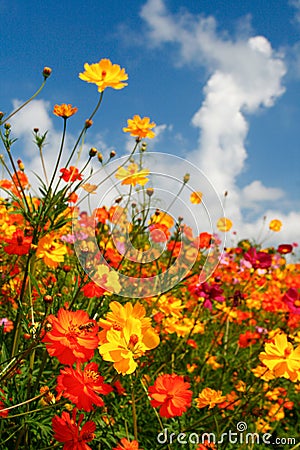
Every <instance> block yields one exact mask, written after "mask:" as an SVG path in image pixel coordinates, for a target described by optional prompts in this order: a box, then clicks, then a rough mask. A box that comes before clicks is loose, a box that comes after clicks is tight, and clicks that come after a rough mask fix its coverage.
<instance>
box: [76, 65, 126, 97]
mask: <svg viewBox="0 0 300 450" xmlns="http://www.w3.org/2000/svg"><path fill="white" fill-rule="evenodd" d="M84 68H85V71H84V72H83V73H80V74H79V78H80V79H81V80H84V81H86V82H87V83H94V84H96V86H98V91H99V92H102V91H104V89H106V88H107V87H111V88H113V89H123V88H124V87H125V86H127V83H123V81H125V80H128V75H127V73H126V72H125V69H121V67H120V66H119V65H118V64H112V62H111V61H110V60H109V59H101V61H99V62H98V63H96V64H88V63H85V64H84Z"/></svg>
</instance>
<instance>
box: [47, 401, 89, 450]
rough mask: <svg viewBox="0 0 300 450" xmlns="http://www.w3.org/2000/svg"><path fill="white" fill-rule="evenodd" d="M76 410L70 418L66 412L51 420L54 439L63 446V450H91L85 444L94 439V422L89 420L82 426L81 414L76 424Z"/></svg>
mask: <svg viewBox="0 0 300 450" xmlns="http://www.w3.org/2000/svg"><path fill="white" fill-rule="evenodd" d="M76 415H77V410H76V408H74V409H73V411H72V416H70V414H69V413H68V412H66V411H64V412H63V413H62V415H61V417H59V416H55V417H53V419H52V428H53V431H54V436H53V437H54V439H56V440H57V441H58V442H62V443H63V444H64V446H63V450H91V447H90V446H89V445H87V442H90V441H92V440H93V439H94V438H95V434H94V431H95V430H96V424H95V422H93V421H91V420H89V421H88V422H86V423H85V424H84V425H83V426H81V423H82V421H83V417H84V416H83V414H80V415H79V419H78V423H76Z"/></svg>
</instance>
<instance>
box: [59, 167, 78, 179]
mask: <svg viewBox="0 0 300 450" xmlns="http://www.w3.org/2000/svg"><path fill="white" fill-rule="evenodd" d="M60 172H61V178H62V179H63V180H64V181H66V182H67V183H68V182H69V181H71V182H73V181H76V180H78V181H80V180H82V174H81V173H79V170H78V169H77V167H74V166H70V169H66V168H63V169H60Z"/></svg>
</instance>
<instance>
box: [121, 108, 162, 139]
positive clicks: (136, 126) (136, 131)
mask: <svg viewBox="0 0 300 450" xmlns="http://www.w3.org/2000/svg"><path fill="white" fill-rule="evenodd" d="M155 126H156V123H154V122H151V123H150V119H149V117H143V118H141V117H140V116H139V115H137V114H136V115H135V116H133V119H128V120H127V127H125V128H123V131H124V132H125V133H130V136H135V137H137V138H139V139H143V138H150V139H152V138H154V136H155V133H154V132H153V131H152V130H151V129H152V128H154V127H155Z"/></svg>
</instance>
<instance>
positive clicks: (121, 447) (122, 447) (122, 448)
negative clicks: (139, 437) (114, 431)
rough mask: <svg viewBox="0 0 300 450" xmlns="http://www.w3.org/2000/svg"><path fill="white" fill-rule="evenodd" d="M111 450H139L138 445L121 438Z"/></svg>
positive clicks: (135, 442)
mask: <svg viewBox="0 0 300 450" xmlns="http://www.w3.org/2000/svg"><path fill="white" fill-rule="evenodd" d="M113 450H139V443H138V442H137V441H131V442H130V441H128V440H127V439H126V438H123V439H121V441H120V442H119V444H118V445H117V447H114V448H113Z"/></svg>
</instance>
